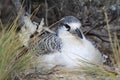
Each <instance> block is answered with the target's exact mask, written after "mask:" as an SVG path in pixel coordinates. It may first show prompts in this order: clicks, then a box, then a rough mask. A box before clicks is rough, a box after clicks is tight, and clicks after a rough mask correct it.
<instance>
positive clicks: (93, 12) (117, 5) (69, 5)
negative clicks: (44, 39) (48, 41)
mask: <svg viewBox="0 0 120 80" xmlns="http://www.w3.org/2000/svg"><path fill="white" fill-rule="evenodd" d="M23 1H24V8H25V9H26V11H27V12H29V13H30V14H31V13H32V12H33V11H35V10H36V15H35V16H34V17H32V20H33V21H36V22H41V19H42V18H45V25H46V26H50V25H51V24H53V23H55V22H56V21H58V20H59V19H61V18H62V17H64V16H67V15H73V16H76V17H77V18H79V20H80V21H81V22H82V30H83V32H84V34H85V35H86V36H87V38H88V39H90V40H91V41H92V42H93V43H95V44H96V45H97V47H98V48H99V49H100V51H101V52H102V54H104V55H107V56H108V58H107V61H106V63H105V65H108V66H110V67H113V66H117V67H118V68H119V67H120V59H119V58H120V46H119V43H120V0H23ZM16 13H17V12H16V11H15V7H14V6H13V3H12V1H11V0H0V19H1V25H0V31H1V32H0V35H1V36H3V35H4V37H0V38H1V39H0V47H1V46H2V45H3V44H1V43H3V41H4V38H5V39H6V35H9V34H7V33H6V31H5V32H3V28H5V30H8V29H10V25H11V24H12V27H13V26H14V27H15V26H17V25H16V21H15V19H16V17H17V15H16ZM107 17H108V18H107ZM13 24H14V25H13ZM108 27H109V28H108ZM20 28H21V27H19V28H18V30H20ZM11 32H13V33H14V32H15V30H10V34H13V33H11ZM109 34H110V35H109ZM14 36H15V33H14V34H13V35H12V36H10V39H14V38H15V37H14ZM7 37H8V36H7ZM11 37H12V38H11ZM8 38H9V37H8ZM15 39H16V38H15ZM6 40H7V39H6ZM7 41H9V40H7ZM15 42H16V41H15ZM7 43H8V44H6V43H5V44H6V45H11V44H9V43H11V42H7ZM16 44H17V42H16ZM14 46H16V45H14ZM21 46H22V45H21V44H20V46H18V48H19V47H21ZM4 48H6V47H5V46H4ZM1 50H3V47H2V48H1ZM5 50H7V49H5ZM8 50H9V47H8ZM15 50H16V49H15ZM1 54H4V53H1ZM6 54H7V53H6ZM11 54H13V52H11ZM0 58H1V59H0V61H1V62H2V59H3V58H2V57H0ZM6 64H7V63H6ZM18 65H20V64H18ZM0 66H1V65H0ZM16 68H18V67H16ZM1 69H3V68H1ZM15 72H16V71H15ZM1 73H2V72H1ZM5 74H6V73H5ZM0 76H1V75H0ZM1 79H2V78H1ZM55 80H56V79H55ZM68 80H69V79H68ZM82 80H83V79H82ZM86 80H87V79H86ZM92 80H93V79H92ZM95 80H97V79H95ZM113 80H114V79H113Z"/></svg>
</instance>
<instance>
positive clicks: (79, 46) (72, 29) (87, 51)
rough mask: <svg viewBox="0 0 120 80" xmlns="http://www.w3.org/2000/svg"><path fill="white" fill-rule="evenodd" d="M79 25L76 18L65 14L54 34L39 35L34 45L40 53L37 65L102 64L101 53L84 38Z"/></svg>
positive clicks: (72, 65) (50, 66)
mask: <svg viewBox="0 0 120 80" xmlns="http://www.w3.org/2000/svg"><path fill="white" fill-rule="evenodd" d="M80 26H81V23H80V22H79V20H78V19H77V18H75V17H73V16H67V17H65V18H64V19H63V21H61V22H60V24H58V26H57V28H56V31H55V34H54V33H46V34H43V35H42V36H39V37H38V39H37V40H36V42H39V41H41V42H39V44H38V46H37V47H36V49H37V52H38V53H40V55H39V57H38V62H40V64H39V66H42V64H41V63H45V67H47V68H52V67H54V66H56V65H60V66H64V67H67V68H75V66H85V65H86V64H87V63H93V64H102V63H103V58H102V55H101V53H100V52H99V50H98V49H96V48H95V47H94V46H93V45H92V43H91V42H90V41H89V40H87V39H86V38H85V36H84V35H83V33H82V32H81V30H80ZM42 50H43V51H44V52H43V51H42ZM41 52H42V53H41ZM45 53H46V54H45Z"/></svg>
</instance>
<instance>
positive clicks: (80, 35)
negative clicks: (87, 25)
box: [75, 28, 83, 39]
mask: <svg viewBox="0 0 120 80" xmlns="http://www.w3.org/2000/svg"><path fill="white" fill-rule="evenodd" d="M75 31H76V33H77V34H78V36H79V37H80V38H81V39H83V35H82V33H81V31H80V29H78V28H77V29H76V30H75Z"/></svg>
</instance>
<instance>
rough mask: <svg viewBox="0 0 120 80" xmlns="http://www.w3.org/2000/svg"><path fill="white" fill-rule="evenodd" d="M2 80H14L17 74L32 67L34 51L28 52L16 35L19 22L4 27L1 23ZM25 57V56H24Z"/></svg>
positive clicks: (0, 66)
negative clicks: (31, 61)
mask: <svg viewBox="0 0 120 80" xmlns="http://www.w3.org/2000/svg"><path fill="white" fill-rule="evenodd" d="M0 27H2V31H1V32H0V34H1V36H0V80H9V79H12V80H13V79H14V78H15V76H16V75H17V73H19V72H21V71H22V70H25V69H27V68H29V67H30V60H31V59H30V58H31V55H32V54H31V53H32V51H27V49H26V48H25V47H23V44H22V43H21V42H20V41H19V35H18V33H16V29H17V27H18V26H17V20H15V21H13V23H12V24H10V25H7V26H3V25H2V22H1V23H0ZM23 55H24V56H23Z"/></svg>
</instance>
